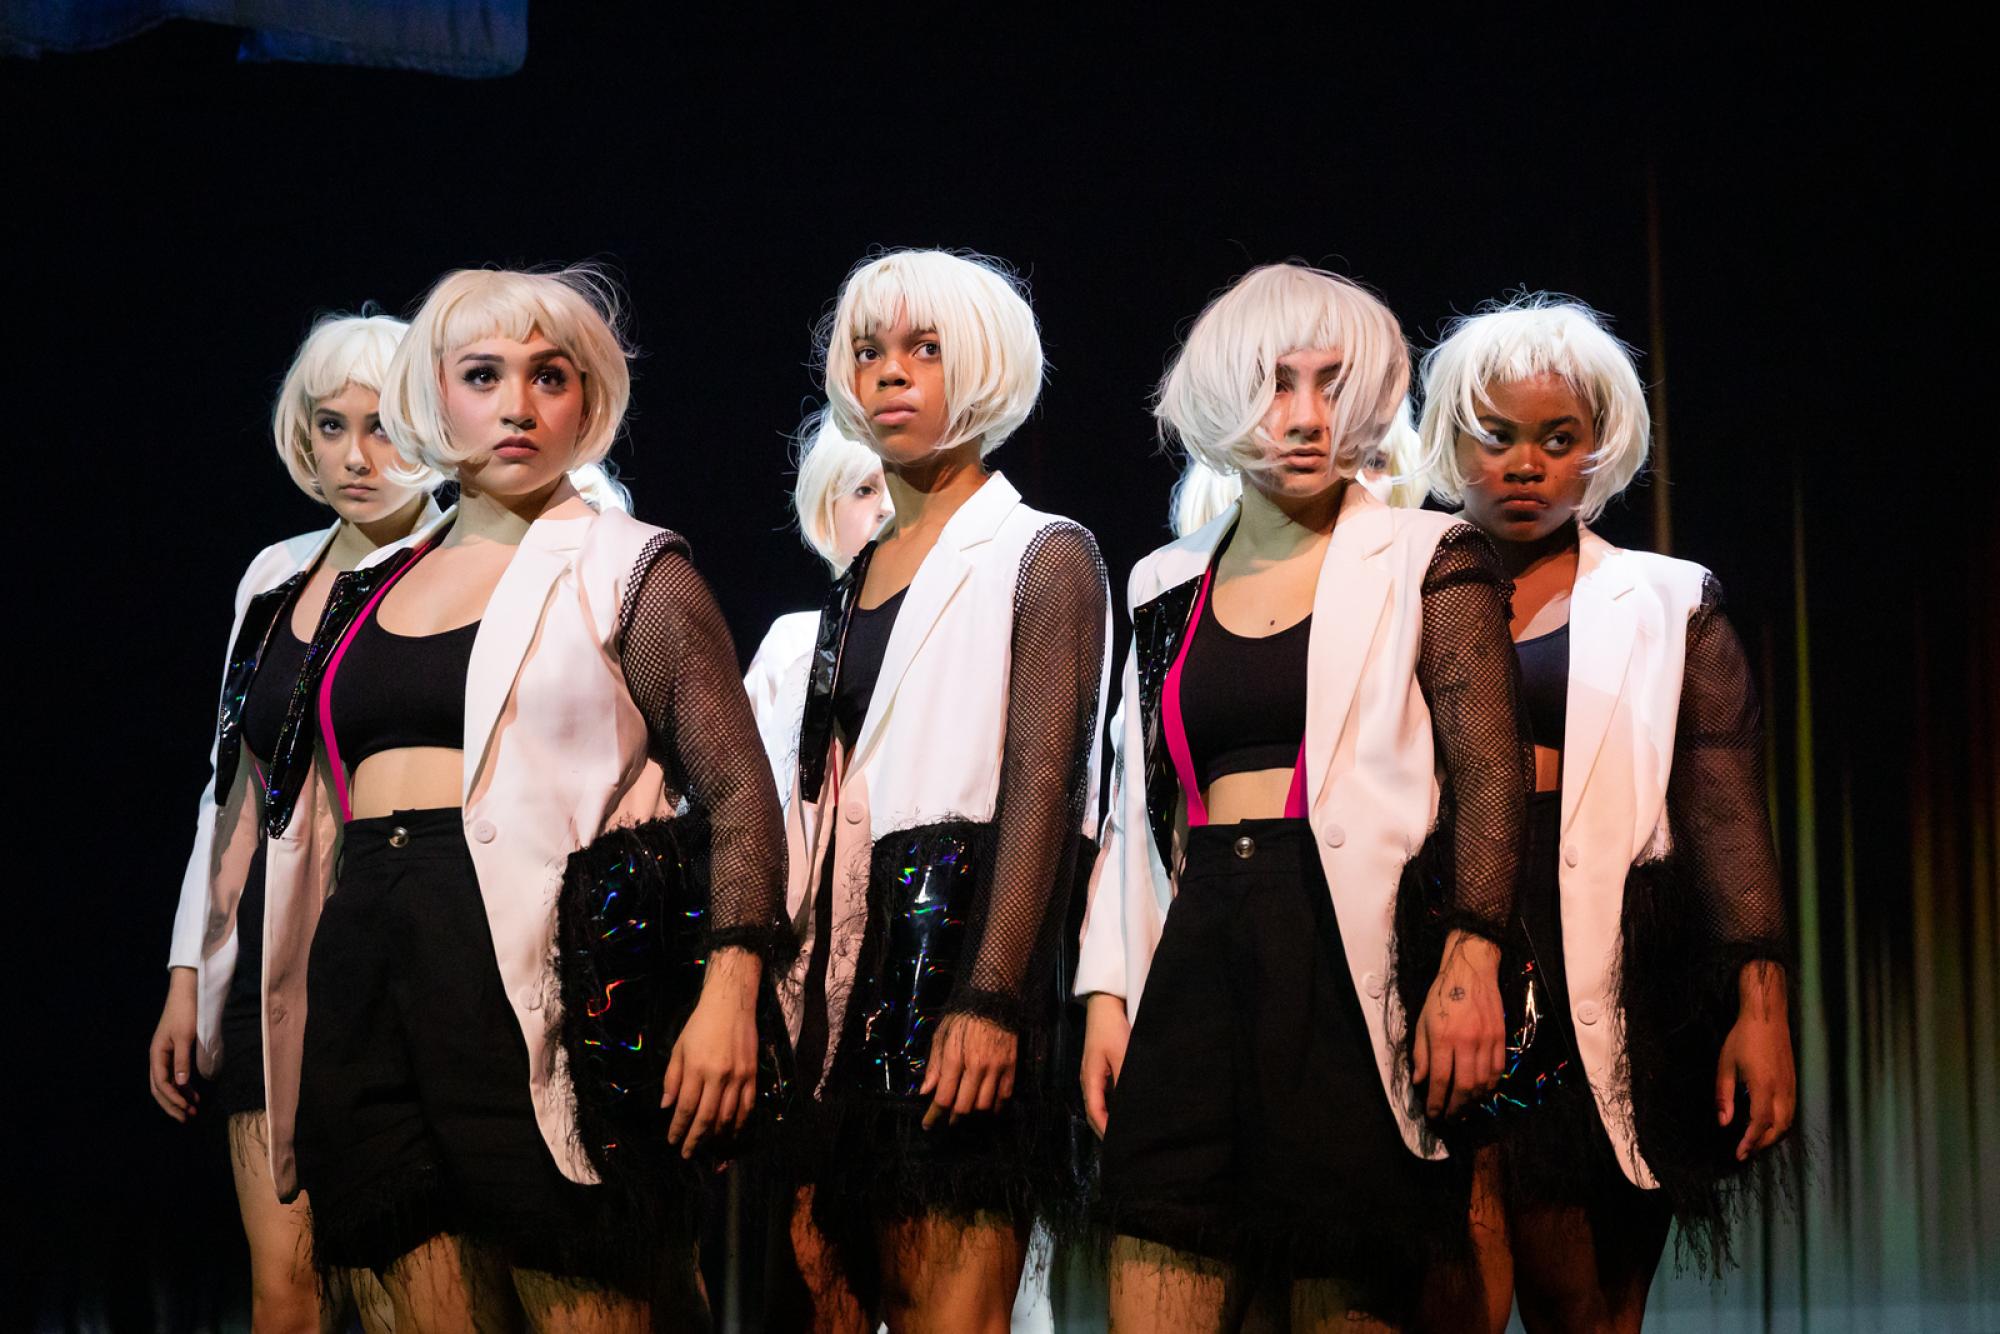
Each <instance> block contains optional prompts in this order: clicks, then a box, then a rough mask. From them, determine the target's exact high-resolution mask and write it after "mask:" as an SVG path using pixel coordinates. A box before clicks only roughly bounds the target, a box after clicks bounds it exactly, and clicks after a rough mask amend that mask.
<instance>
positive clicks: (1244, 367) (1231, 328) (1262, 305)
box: [1153, 263, 1410, 477]
mask: <svg viewBox="0 0 2000 1334" xmlns="http://www.w3.org/2000/svg"><path fill="white" fill-rule="evenodd" d="M1300 351H1338V352H1339V353H1340V354H1341V365H1340V372H1339V374H1338V376H1337V377H1336V378H1335V380H1334V383H1333V384H1332V385H1330V386H1329V387H1328V393H1329V394H1330V395H1331V402H1332V408H1333V412H1332V423H1331V426H1332V429H1331V434H1332V437H1333V461H1334V467H1335V469H1336V470H1337V471H1338V473H1339V474H1340V475H1341V476H1343V477H1352V476H1354V475H1355V474H1356V473H1358V472H1360V471H1361V465H1362V461H1363V460H1364V459H1365V458H1366V457H1367V456H1368V455H1369V453H1370V452H1371V451H1373V450H1374V449H1375V448H1376V447H1377V446H1378V445H1379V444H1380V443H1381V441H1382V437H1383V435H1384V434H1385V433H1386V432H1387V431H1388V429H1389V426H1390V424H1391V422H1392V421H1393V420H1394V419H1395V413H1396V405H1397V403H1398V402H1399V401H1401V399H1402V397H1403V395H1404V393H1405V392H1406V391H1407V390H1408V389H1409V384H1410V354H1409V349H1408V347H1406V346H1405V345H1404V342H1403V331H1402V328H1401V326H1399V325H1398V324H1397V323H1396V317H1395V316H1394V315H1392V314H1391V313H1390V312H1389V308H1388V307H1387V306H1385V305H1383V304H1382V302H1381V301H1379V300H1378V299H1376V297H1375V296H1374V295H1373V294H1372V293H1370V292H1369V291H1368V290H1367V289H1365V288H1363V287H1361V286H1360V285H1359V284H1357V283H1353V282H1350V281H1349V280H1347V279H1346V278H1342V277H1340V276H1339V275H1337V274H1332V273H1326V272H1324V271H1322V270H1320V269H1314V268H1309V267H1307V266H1306V265H1304V264H1291V263H1288V264H1270V265H1266V266H1265V267H1263V268H1260V269H1252V270H1251V271H1250V272H1249V273H1247V274H1245V275H1244V276H1243V277H1242V278H1240V279H1238V280H1237V282H1236V283H1235V285H1234V286H1232V287H1230V289H1229V290H1228V291H1226V292H1224V293H1223V294H1222V295H1221V296H1219V297H1217V298H1216V299H1215V300H1213V301H1211V302H1210V303H1209V304H1208V308H1207V309H1206V310H1204V311H1202V313H1201V315H1200V317H1199V318H1198V319H1196V320H1195V322H1194V327H1193V328H1192V329H1190V330H1189V331H1188V336H1187V341H1186V342H1185V343H1183V344H1182V345H1181V349H1180V352H1179V353H1178V354H1177V355H1176V356H1175V357H1174V361H1173V365H1172V366H1170V367H1169V368H1168V370H1167V374H1166V377H1165V378H1164V379H1163V380H1161V382H1160V388H1159V393H1158V394H1157V396H1156V398H1155V401H1154V406H1153V414H1154V416H1156V417H1157V418H1159V422H1160V436H1161V438H1162V439H1163V440H1165V441H1167V442H1168V443H1170V444H1172V443H1176V442H1177V443H1178V444H1179V445H1180V446H1181V448H1182V449H1184V450H1185V451H1186V452H1187V454H1188V457H1190V458H1193V459H1199V460H1200V461H1201V462H1203V463H1205V464H1207V465H1208V466H1209V467H1211V468H1213V469H1215V470H1216V471H1217V472H1222V473H1237V472H1242V471H1244V470H1246V469H1255V468H1263V467H1269V466H1270V464H1269V463H1268V462H1267V460H1266V458H1265V449H1266V447H1267V446H1268V445H1269V444H1272V443H1274V442H1270V441H1266V440H1263V439H1262V438H1261V431H1262V427H1263V420H1264V414H1265V413H1266V412H1268V411H1270V408H1271V401H1272V399H1273V397H1274V396H1275V394H1276V385H1277V368H1278V360H1279V358H1281V357H1284V356H1286V355H1288V354H1289V353H1293V352H1300Z"/></svg>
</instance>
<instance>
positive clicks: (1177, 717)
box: [1160, 565, 1306, 829]
mask: <svg viewBox="0 0 2000 1334" xmlns="http://www.w3.org/2000/svg"><path fill="white" fill-rule="evenodd" d="M1214 578H1215V567H1214V566H1212V565H1211V566H1210V567H1209V568H1208V570H1207V572H1206V573H1204V574H1203V575H1202V576H1201V591H1200V592H1198V593H1196V594H1195V597H1194V610H1193V611H1192V612H1190V613H1189V614H1188V623H1187V632H1186V633H1185V634H1183V635H1182V636H1181V651H1180V652H1179V653H1176V654H1175V655H1174V665H1173V666H1171V667H1169V668H1168V669H1167V680H1166V684H1165V685H1164V686H1163V687H1162V688H1161V691H1160V693H1161V696H1162V698H1161V700H1160V722H1161V726H1162V729H1163V730H1164V731H1165V732H1166V734H1167V755H1168V757H1169V758H1170V759H1172V760H1173V762H1174V774H1175V776H1176V777H1178V778H1179V779H1180V784H1181V795H1182V796H1184V797H1185V798H1186V799H1187V822H1188V828H1190V829H1195V828H1199V827H1200V826H1202V825H1205V824H1207V823H1208V807H1207V805H1206V804H1204V803H1203V801H1202V799H1201V784H1200V783H1198V782H1197V781H1196V780H1195V774H1194V752H1193V751H1192V750H1190V749H1189V748H1188V739H1187V724H1186V723H1185V722H1184V721H1182V718H1181V664H1182V663H1184V662H1186V661H1187V655H1188V647H1189V646H1190V645H1191V644H1193V643H1194V634H1195V627H1196V626H1198V625H1200V624H1201V611H1202V608H1203V607H1205V606H1207V605H1208V588H1209V584H1210V583H1211V582H1212V581H1213V580H1214ZM1285 818H1286V819H1287V820H1303V819H1305V818H1306V743H1305V739H1304V738H1303V737H1301V738H1300V739H1299V758H1298V762H1297V763H1296V764H1294V765H1293V766H1292V786H1291V789H1290V790H1289V791H1288V792H1286V794H1285Z"/></svg>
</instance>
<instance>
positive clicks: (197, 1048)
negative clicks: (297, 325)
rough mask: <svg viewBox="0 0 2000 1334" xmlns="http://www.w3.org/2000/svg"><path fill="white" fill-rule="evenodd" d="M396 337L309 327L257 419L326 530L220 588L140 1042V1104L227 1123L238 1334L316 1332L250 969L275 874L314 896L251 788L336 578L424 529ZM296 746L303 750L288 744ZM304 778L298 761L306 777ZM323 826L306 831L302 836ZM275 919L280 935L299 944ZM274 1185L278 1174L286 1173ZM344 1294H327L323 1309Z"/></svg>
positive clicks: (329, 321)
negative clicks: (244, 1281) (152, 1007)
mask: <svg viewBox="0 0 2000 1334" xmlns="http://www.w3.org/2000/svg"><path fill="white" fill-rule="evenodd" d="M403 329H404V325H403V322H402V321H401V320H392V319H389V318H387V317H384V316H380V315H375V316H361V317H354V316H331V317H328V318H326V319H322V320H320V321H319V322H318V323H317V324H315V325H314V326H313V329H312V332H311V333H310V334H309V335H307V337H306V340H305V342H304V343H303V344H302V345H301V346H300V348H299V350H298V354H297V355H296V356H295V357H294V358H293V360H292V367H291V370H290V371H288V372H287V373H286V375H285V382H284V386H283V387H282V388H281V389H280V390H279V391H278V401H277V405H276V407H275V409H274V410H273V412H272V416H271V429H272V435H273V437H274V439H275V441H276V443H277V447H278V458H279V460H280V461H281V462H283V464H284V465H285V471H286V472H287V473H289V474H290V475H291V478H292V481H293V482H295V483H296V484H297V485H298V488H299V489H300V490H301V491H303V492H305V493H306V494H307V495H309V496H311V497H312V498H313V499H314V500H316V501H319V502H320V503H322V504H324V505H327V506H328V507H330V508H331V509H332V510H333V512H334V515H335V518H334V521H333V526H332V527H331V528H326V529H316V530H314V531H313V532H310V533H301V534H300V535H299V536H297V537H294V538H290V539H288V540H286V541H283V542H279V543H276V544H274V545H272V546H269V547H266V548H265V549H264V550H263V551H261V552H259V553H258V554H257V558H256V559H255V560H253V561H251V562H250V568H249V569H248V570H246V571H245V572H244V574H243V579H242V581H241V582H240V583H239V584H238V585H237V588H236V618H235V624H234V626H233V627H232V629H231V631H230V636H229V643H230V649H229V658H228V661H227V664H226V669H225V673H224V677H223V685H222V707H221V713H220V722H219V725H218V727H217V731H216V739H215V749H214V755H213V757H212V758H213V763H214V766H215V768H214V774H213V777H212V779H211V781H210V784H209V788H208V790H207V791H205V792H203V793H202V798H201V805H200V808H199V810H198V812H197V813H196V818H195V845H194V852H193V854H192V855H191V856H190V857H189V859H188V868H187V875H186V877H185V878H184V879H183V881H182V883H181V899H180V908H179V911H178V912H177V913H176V914H175V917H174V939H173V953H172V955H171V957H170V959H169V964H170V967H171V970H172V971H171V972H170V973H169V974H168V984H167V1002H166V1005H165V1007H164V1008H163V1009H162V1010H161V1013H160V1023H159V1027H158V1029H157V1030H156V1031H155V1032H154V1034H153V1043H152V1049H151V1058H152V1059H151V1078H152V1088H153V1097H154V1098H155V1099H157V1100H158V1102H159V1104H160V1106H161V1107H163V1108H165V1109H166V1112H167V1114H168V1115H169V1116H172V1117H174V1118H175V1119H176V1120H180V1121H185V1120H187V1119H188V1118H189V1117H191V1116H193V1115H195V1114H196V1111H197V1109H198V1108H199V1106H200V1102H201V1099H200V1095H199V1094H198V1093H197V1092H196V1091H195V1089H194V1088H193V1086H192V1085H191V1084H190V1083H189V1077H190V1075H191V1074H192V1072H193V1070H194V1068H195V1067H196V1066H197V1065H198V1066H199V1068H200V1070H201V1072H202V1073H203V1074H206V1075H208V1076H210V1077H211V1078H213V1079H214V1080H215V1085H214V1089H213V1097H212V1100H211V1103H210V1106H211V1107H212V1109H213V1110H214V1111H216V1112H217V1113H219V1114H220V1115H223V1116H226V1117H228V1118H229V1121H228V1125H229V1146H230V1157H231V1160H232V1162H233V1163H234V1164H235V1170H236V1202H237V1205H238V1207H239V1208H240V1209H241V1210H242V1213H243V1233H244V1235H245V1236H246V1237H247V1238H248V1239H249V1242H250V1284H251V1287H250V1294H251V1307H250V1311H251V1322H252V1323H253V1324H254V1325H255V1326H256V1327H257V1328H258V1329H260V1330H294V1329H298V1330H315V1331H316V1330H318V1329H319V1328H320V1324H321V1318H320V1305H321V1300H320V1298H321V1293H320V1291H319V1289H318V1286H317V1284H316V1283H315V1282H314V1279H313V1265H312V1252H311V1249H310V1247H309V1245H308V1238H307V1236H306V1232H305V1228H306V1205H305V1201H304V1200H302V1199H301V1200H296V1201H294V1202H293V1203H291V1204H289V1205H285V1204H280V1203H279V1202H278V1193H277V1191H276V1189H275V1188H274V1187H273V1184H272V1163H271V1152H270V1151H271V1141H270V1135H269V1132H268V1127H267V1114H266V1094H265V1079H264V1026H265V1017H266V1013H267V1007H266V1000H267V997H266V985H265V973H264V967H263V959H264V945H265V933H266V929H267V928H266V914H265V911H264V902H265V885H266V882H267V880H269V879H270V878H271V877H272V870H271V863H272V862H273V861H274V860H275V862H276V864H277V866H276V875H277V877H278V878H279V879H281V880H284V881H287V882H289V881H290V880H292V879H294V878H296V877H299V876H304V877H306V879H307V880H308V881H309V882H311V883H310V887H309V888H308V889H307V891H306V892H307V894H308V895H309V896H310V897H311V898H312V899H313V900H314V901H317V900H318V899H319V898H320V896H321V895H322V894H324V893H325V890H326V884H325V879H324V872H325V870H326V869H327V868H326V867H325V866H324V865H323V864H322V863H319V862H316V861H315V860H314V859H313V858H312V857H310V856H302V855H301V851H302V846H301V840H300V838H298V837H294V838H292V839H289V840H284V839H281V840H278V841H277V843H276V848H275V854H274V851H273V845H272V844H269V843H267V842H266V840H265V838H264V830H263V815H264V800H263V796H264V786H265V778H266V777H267V775H268V774H269V772H270V767H271V761H272V759H273V758H274V757H275V756H276V754H277V746H278V733H279V730H280V728H281V726H282V725H283V723H284V720H285V715H286V713H287V711H288V710H289V709H290V708H291V705H292V697H293V686H294V684H295V683H296V682H297V680H298V676H299V670H300V667H301V666H302V665H303V662H304V659H305V649H306V643H307V642H308V641H310V640H311V639H312V637H313V630H314V627H315V626H316V625H317V624H318V622H319V618H320V612H321V610H322V609H323V608H324V607H325V606H326V601H327V593H328V591H329V590H330V589H331V588H332V586H333V581H334V576H335V575H337V574H340V573H341V572H343V571H346V570H351V569H353V568H354V566H355V565H356V564H357V563H358V562H359V561H361V560H362V559H363V558H364V557H366V556H368V555H370V554H371V553H373V552H375V551H377V550H379V549H382V548H385V547H393V546H396V545H399V544H400V543H402V542H403V541H404V540H405V539H407V538H408V536H409V535H410V533H411V532H412V531H413V530H414V529H415V528H416V527H417V525H418V522H419V520H420V519H422V518H424V517H425V516H427V515H428V516H429V517H435V516H436V510H435V508H434V507H432V506H431V504H430V500H429V497H428V495H427V492H428V490H429V484H430V483H431V482H433V481H435V480H436V476H435V474H419V475H417V476H414V477H411V476H400V475H398V474H399V469H398V468H397V462H398V460H397V457H396V448H395V446H394V445H392V444H390V443H389V437H388V436H387V435H386V434H385V433H384V432H383V430H382V425H381V419H380V416H379V414H378V412H377V409H376V396H377V394H378V392H379V390H380V388H381V385H382V381H383V379H384V377H385V376H386V374H387V373H388V369H389V360H390V358H391V357H393V356H394V355H395V352H396V344H397V343H398V342H400V341H401V339H402V337H403ZM304 742H305V744H307V745H308V746H309V745H310V744H311V736H310V735H309V734H308V735H307V736H306V737H305V738H304ZM308 762H310V761H309V760H308ZM323 814H324V812H320V811H317V810H315V812H314V813H313V815H310V816H308V818H307V820H306V821H305V824H306V825H311V824H313V823H314V822H315V820H317V819H318V818H319V817H320V816H321V815H323ZM297 925H298V924H297V923H296V922H294V921H291V920H277V921H274V922H273V923H272V929H275V930H277V931H278V932H280V933H281V934H283V933H288V932H290V931H292V930H295V929H296V928H297ZM301 981H302V979H300V978H298V977H297V976H296V975H294V976H290V977H285V976H280V977H278V978H277V979H275V983H274V985H273V986H272V987H271V988H270V999H272V1000H274V1001H275V1002H276V1005H277V1008H276V1011H275V1013H276V1014H277V1015H278V1016H279V1017H280V1019H281V1020H282V1018H283V1016H284V1014H285V1011H286V1004H285V1002H286V1000H287V998H288V996H289V999H290V1000H292V1001H293V1002H296V1001H298V1000H299V999H300V997H299V996H297V995H296V994H292V993H291V991H288V989H296V988H297V987H298V986H299V984H300V982H301ZM293 1074H295V1070H285V1071H282V1072H281V1074H280V1078H279V1079H278V1080H277V1081H276V1082H277V1084H278V1085H280V1086H282V1090H283V1091H282V1092H281V1094H280V1096H279V1103H278V1106H277V1108H276V1112H277V1115H278V1117H279V1119H280V1121H281V1122H282V1123H283V1124H286V1125H289V1123H290V1120H291V1115H292V1108H293V1101H292V1096H291V1088H292V1078H291V1077H292V1075H293ZM287 1170H289V1164H287ZM342 1286H343V1285H342V1284H334V1285H331V1286H330V1287H329V1288H328V1290H327V1292H328V1295H337V1294H338V1293H339V1291H340V1289H341V1287H342ZM357 1295H358V1296H363V1297H364V1298H365V1300H364V1302H363V1310H362V1314H363V1316H364V1323H366V1324H368V1325H369V1327H370V1328H371V1329H372V1328H379V1327H380V1324H381V1317H382V1314H383V1313H380V1312H378V1311H377V1310H375V1309H374V1306H375V1304H376V1303H377V1302H378V1301H379V1297H380V1293H379V1289H376V1288H375V1287H374V1285H373V1283H372V1282H370V1281H367V1280H362V1281H361V1284H360V1286H359V1287H358V1288H357Z"/></svg>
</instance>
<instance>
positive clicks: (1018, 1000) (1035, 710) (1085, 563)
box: [945, 523, 1110, 1032]
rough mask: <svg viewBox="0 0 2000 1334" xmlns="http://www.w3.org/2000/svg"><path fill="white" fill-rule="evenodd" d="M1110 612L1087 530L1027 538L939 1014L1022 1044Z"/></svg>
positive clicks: (1069, 864)
mask: <svg viewBox="0 0 2000 1334" xmlns="http://www.w3.org/2000/svg"><path fill="white" fill-rule="evenodd" d="M1109 603H1110V592H1109V590H1108V588H1107V587H1106V584H1105V578H1104V560H1103V558H1102V557H1101V556H1099V555H1098V552H1097V541H1096V539H1095V538H1093V537H1092V536H1091V535H1090V533H1089V531H1088V530H1086V529H1084V528H1081V527H1078V526H1077V525H1076V524H1072V523H1059V524H1051V525H1050V526H1049V527H1047V528H1044V529H1042V531H1041V532H1039V533H1037V534H1036V535H1035V537H1034V539H1033V540H1032V541H1031V542H1030V543H1029V544H1028V549H1027V551H1026V553H1025V554H1024V555H1023V556H1022V559H1021V573H1020V580H1019V582H1018V583H1017V584H1016V585H1015V589H1014V637H1013V651H1012V657H1011V661H1010V665H1009V669H1008V673H1007V736H1006V742H1005V748H1004V751H1003V753H1002V756H1001V761H1000V799H999V803H998V807H997V809H996V811H995V815H994V822H995V824H996V826H997V830H996V834H997V837H996V839H995V851H994V855H993V874H992V876H991V878H990V880H989V881H988V882H987V884H986V887H985V889H984V897H983V899H982V900H981V901H978V902H976V903H975V904H974V907H973V912H972V916H971V918H970V920H969V921H968V923H967V926H968V928H969V930H968V933H967V936H966V954H965V958H966V960H967V963H966V965H965V966H964V967H963V968H961V969H960V971H959V978H958V986H957V988H956V990H955V991H954V992H953V994H952V998H951V1000H950V1001H949V1002H948V1003H947V1005H946V1007H945V1008H946V1011H947V1012H958V1013H972V1014H978V1015H980V1016H982V1017H984V1018H987V1019H991V1020H993V1021H994V1022H995V1023H999V1024H1002V1025H1004V1026H1006V1027H1008V1028H1010V1029H1012V1030H1014V1031H1016V1032H1019V1031H1020V1029H1021V1026H1022V1023H1023V1020H1024V1018H1025V1015H1026V1012H1027V1011H1026V994H1025V993H1026V988H1027V986H1028V985H1029V981H1030V979H1031V978H1033V977H1034V976H1036V974H1037V964H1038V963H1039V962H1041V961H1044V960H1048V959H1051V958H1052V957H1053V953H1054V949H1055V945H1056V934H1057V933H1058V932H1059V931H1060V930H1061V929H1062V924H1063V920H1064V912H1065V910H1066V908H1067V906H1068V902H1067V901H1068V895H1069V891H1070V884H1071V881H1072V880H1073V879H1074V874H1073V872H1074V869H1075V859H1076V855H1077V845H1078V841H1079V839H1080V837H1081V829H1082V825H1083V803H1084V799H1085V794H1086V793H1087V791H1088V789H1089V769H1088V766H1089V763H1090V753H1091V739H1092V737H1093V736H1095V734H1096V731H1097V710H1098V706H1099V691H1100V687H1101V684H1102V681H1103V674H1104V612H1105V608H1106V607H1107V606H1108V605H1109Z"/></svg>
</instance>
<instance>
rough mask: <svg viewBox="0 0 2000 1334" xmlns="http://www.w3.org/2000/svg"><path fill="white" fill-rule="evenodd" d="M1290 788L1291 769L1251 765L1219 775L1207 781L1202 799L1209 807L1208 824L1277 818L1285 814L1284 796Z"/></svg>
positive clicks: (1239, 822) (1238, 822) (1289, 792)
mask: <svg viewBox="0 0 2000 1334" xmlns="http://www.w3.org/2000/svg"><path fill="white" fill-rule="evenodd" d="M1291 790H1292V771H1291V770H1290V769H1254V770H1251V771H1249V772H1246V773H1240V774H1224V775H1222V777H1220V778H1218V779H1216V780H1215V781H1214V782H1213V783H1210V784H1209V785H1208V790H1207V791H1206V792H1204V793H1202V801H1203V802H1204V803H1205V804H1206V805H1207V807H1208V822H1209V823H1210V824H1241V823H1242V822H1243V821H1245V820H1278V819H1282V818H1284V814H1285V798H1286V797H1288V796H1289V795H1291Z"/></svg>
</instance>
